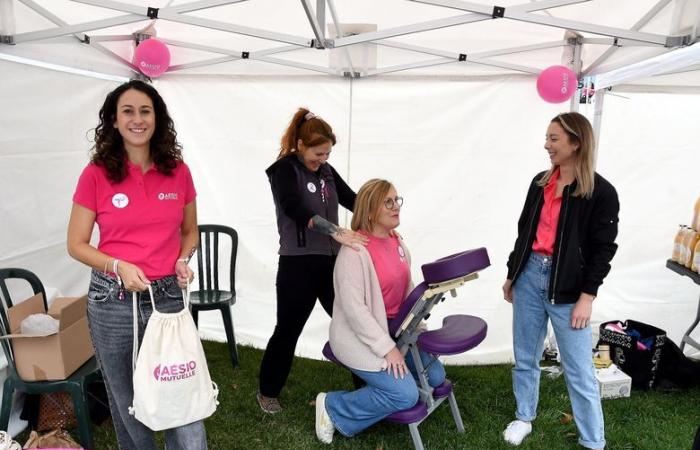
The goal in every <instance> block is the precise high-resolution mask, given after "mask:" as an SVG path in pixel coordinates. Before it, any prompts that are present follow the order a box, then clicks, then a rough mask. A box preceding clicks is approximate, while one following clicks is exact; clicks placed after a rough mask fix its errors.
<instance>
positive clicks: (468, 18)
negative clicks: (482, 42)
mask: <svg viewBox="0 0 700 450" xmlns="http://www.w3.org/2000/svg"><path fill="white" fill-rule="evenodd" d="M414 1H416V0H414ZM587 1H590V0H557V1H555V0H540V1H539V2H534V3H523V4H519V5H516V6H511V7H510V9H514V10H517V11H525V12H531V11H540V10H543V9H549V8H553V7H556V6H565V5H571V4H575V3H583V2H587ZM484 20H492V17H491V14H490V13H489V15H488V16H485V15H483V14H462V15H459V16H454V17H447V18H444V19H436V20H429V21H426V22H418V23H414V24H410V25H404V26H400V27H395V28H387V29H385V30H378V31H372V32H369V33H360V34H357V35H355V36H346V37H343V38H340V39H336V40H335V41H334V42H333V46H334V47H336V48H337V47H342V46H345V45H353V44H359V43H362V42H369V41H376V40H380V39H387V38H391V37H396V36H403V35H405V34H412V33H420V32H422V31H431V30H437V29H440V28H447V27H453V26H456V25H464V24H467V23H473V22H481V21H484Z"/></svg>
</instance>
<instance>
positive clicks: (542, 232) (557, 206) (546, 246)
mask: <svg viewBox="0 0 700 450" xmlns="http://www.w3.org/2000/svg"><path fill="white" fill-rule="evenodd" d="M558 179H559V169H558V168H557V169H556V170H555V171H554V173H552V177H551V178H550V179H549V183H547V186H545V187H544V205H542V212H541V213H540V221H539V223H538V224H537V234H536V235H535V242H533V243H532V251H534V252H537V253H543V254H545V255H550V256H551V255H552V254H553V253H554V243H555V242H556V239H557V226H558V225H559V212H560V211H561V196H560V197H557V180H558Z"/></svg>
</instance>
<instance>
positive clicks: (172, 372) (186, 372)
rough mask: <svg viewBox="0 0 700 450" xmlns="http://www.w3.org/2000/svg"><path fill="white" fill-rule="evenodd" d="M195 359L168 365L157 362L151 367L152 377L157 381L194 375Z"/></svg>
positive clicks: (180, 378)
mask: <svg viewBox="0 0 700 450" xmlns="http://www.w3.org/2000/svg"><path fill="white" fill-rule="evenodd" d="M196 368H197V362H196V361H194V360H193V361H189V362H186V363H182V364H171V365H169V366H166V365H161V364H158V365H156V367H155V368H154V369H153V377H154V378H155V379H156V380H158V381H176V380H184V379H186V378H191V377H193V376H194V375H195V369H196Z"/></svg>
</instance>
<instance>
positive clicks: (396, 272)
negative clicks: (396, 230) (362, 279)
mask: <svg viewBox="0 0 700 450" xmlns="http://www.w3.org/2000/svg"><path fill="white" fill-rule="evenodd" d="M367 237H368V238H369V243H368V244H367V251H368V252H369V255H370V256H371V257H372V263H374V270H375V271H376V272H377V278H378V279H379V286H380V287H381V288H382V297H384V306H385V307H386V317H387V319H391V318H393V317H394V316H396V314H398V312H399V308H400V307H401V303H402V302H403V300H404V296H405V295H406V288H407V287H408V283H409V282H410V280H411V273H410V269H409V267H408V261H407V260H406V255H405V254H404V250H403V248H402V247H401V245H400V244H399V238H398V237H388V238H380V237H376V236H372V235H370V234H368V235H367Z"/></svg>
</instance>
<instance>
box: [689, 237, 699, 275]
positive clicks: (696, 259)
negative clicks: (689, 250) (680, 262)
mask: <svg viewBox="0 0 700 450" xmlns="http://www.w3.org/2000/svg"><path fill="white" fill-rule="evenodd" d="M693 253H694V254H693V265H692V266H691V267H690V270H693V271H695V272H697V273H700V241H698V243H697V244H695V249H694V252H693Z"/></svg>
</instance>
